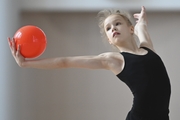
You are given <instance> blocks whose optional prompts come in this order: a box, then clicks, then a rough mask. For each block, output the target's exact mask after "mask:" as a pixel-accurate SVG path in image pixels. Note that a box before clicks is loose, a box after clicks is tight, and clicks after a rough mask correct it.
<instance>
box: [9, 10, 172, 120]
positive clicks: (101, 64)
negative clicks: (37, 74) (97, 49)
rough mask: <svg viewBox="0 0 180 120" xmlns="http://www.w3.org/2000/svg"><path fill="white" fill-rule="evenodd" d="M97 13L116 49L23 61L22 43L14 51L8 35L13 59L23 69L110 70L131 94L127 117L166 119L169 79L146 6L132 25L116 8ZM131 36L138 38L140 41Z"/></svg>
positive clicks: (143, 119)
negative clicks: (149, 25)
mask: <svg viewBox="0 0 180 120" xmlns="http://www.w3.org/2000/svg"><path fill="white" fill-rule="evenodd" d="M98 15H99V26H100V29H101V32H102V34H103V35H105V36H106V38H107V40H108V42H109V43H110V44H111V45H113V46H114V47H116V48H117V49H118V50H119V52H107V53H102V54H100V55H96V56H74V57H56V58H47V59H40V60H26V59H25V58H24V57H23V56H22V55H21V54H20V49H21V46H18V49H17V50H16V48H15V40H14V38H12V39H11V38H8V43H9V47H10V50H11V52H12V55H13V57H14V59H15V61H16V62H17V64H18V65H19V66H20V67H25V68H37V69H55V68H88V69H107V70H110V71H112V72H113V73H114V74H115V75H116V76H117V77H118V78H119V79H120V80H121V81H123V82H124V83H125V84H126V85H127V86H128V87H129V88H130V90H131V92H132V94H133V96H134V99H133V106H132V108H131V110H130V111H129V113H128V115H127V117H126V120H169V101H170V94H171V86H170V80H169V77H168V74H167V71H166V68H165V66H164V64H163V62H162V60H161V58H160V57H159V55H158V54H157V53H156V51H155V49H154V47H153V44H152V41H151V39H150V36H149V34H148V31H147V18H146V10H145V8H144V7H142V8H141V12H140V13H136V14H134V18H135V19H137V21H136V25H135V26H133V25H132V23H131V21H130V19H129V17H128V15H127V14H125V13H123V12H121V11H118V10H117V11H112V10H103V11H101V12H99V14H98ZM134 36H137V37H138V40H139V44H137V42H136V41H135V38H134Z"/></svg>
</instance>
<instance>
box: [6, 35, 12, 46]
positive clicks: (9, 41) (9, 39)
mask: <svg viewBox="0 0 180 120" xmlns="http://www.w3.org/2000/svg"><path fill="white" fill-rule="evenodd" d="M7 39H8V44H9V47H10V48H11V46H12V43H11V38H9V37H8V38H7Z"/></svg>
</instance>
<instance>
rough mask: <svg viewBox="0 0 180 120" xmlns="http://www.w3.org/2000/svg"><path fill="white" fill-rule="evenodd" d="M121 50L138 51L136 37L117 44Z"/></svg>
mask: <svg viewBox="0 0 180 120" xmlns="http://www.w3.org/2000/svg"><path fill="white" fill-rule="evenodd" d="M116 47H117V48H118V49H119V51H120V52H131V53H134V52H137V51H138V50H139V48H138V46H137V44H136V42H135V39H129V40H128V41H126V42H124V43H121V45H118V46H116Z"/></svg>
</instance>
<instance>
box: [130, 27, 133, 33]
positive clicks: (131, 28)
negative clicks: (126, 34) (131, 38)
mask: <svg viewBox="0 0 180 120" xmlns="http://www.w3.org/2000/svg"><path fill="white" fill-rule="evenodd" d="M130 33H131V34H134V26H130Z"/></svg>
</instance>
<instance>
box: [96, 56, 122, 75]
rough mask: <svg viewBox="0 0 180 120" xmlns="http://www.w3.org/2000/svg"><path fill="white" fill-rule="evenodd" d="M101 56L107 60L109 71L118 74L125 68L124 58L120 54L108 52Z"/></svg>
mask: <svg viewBox="0 0 180 120" xmlns="http://www.w3.org/2000/svg"><path fill="white" fill-rule="evenodd" d="M99 56H102V57H104V58H105V61H106V65H107V66H108V69H109V70H110V71H112V72H113V73H114V74H118V73H120V72H121V71H122V69H123V66H124V58H123V56H122V55H121V53H119V52H106V53H102V54H100V55H99Z"/></svg>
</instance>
